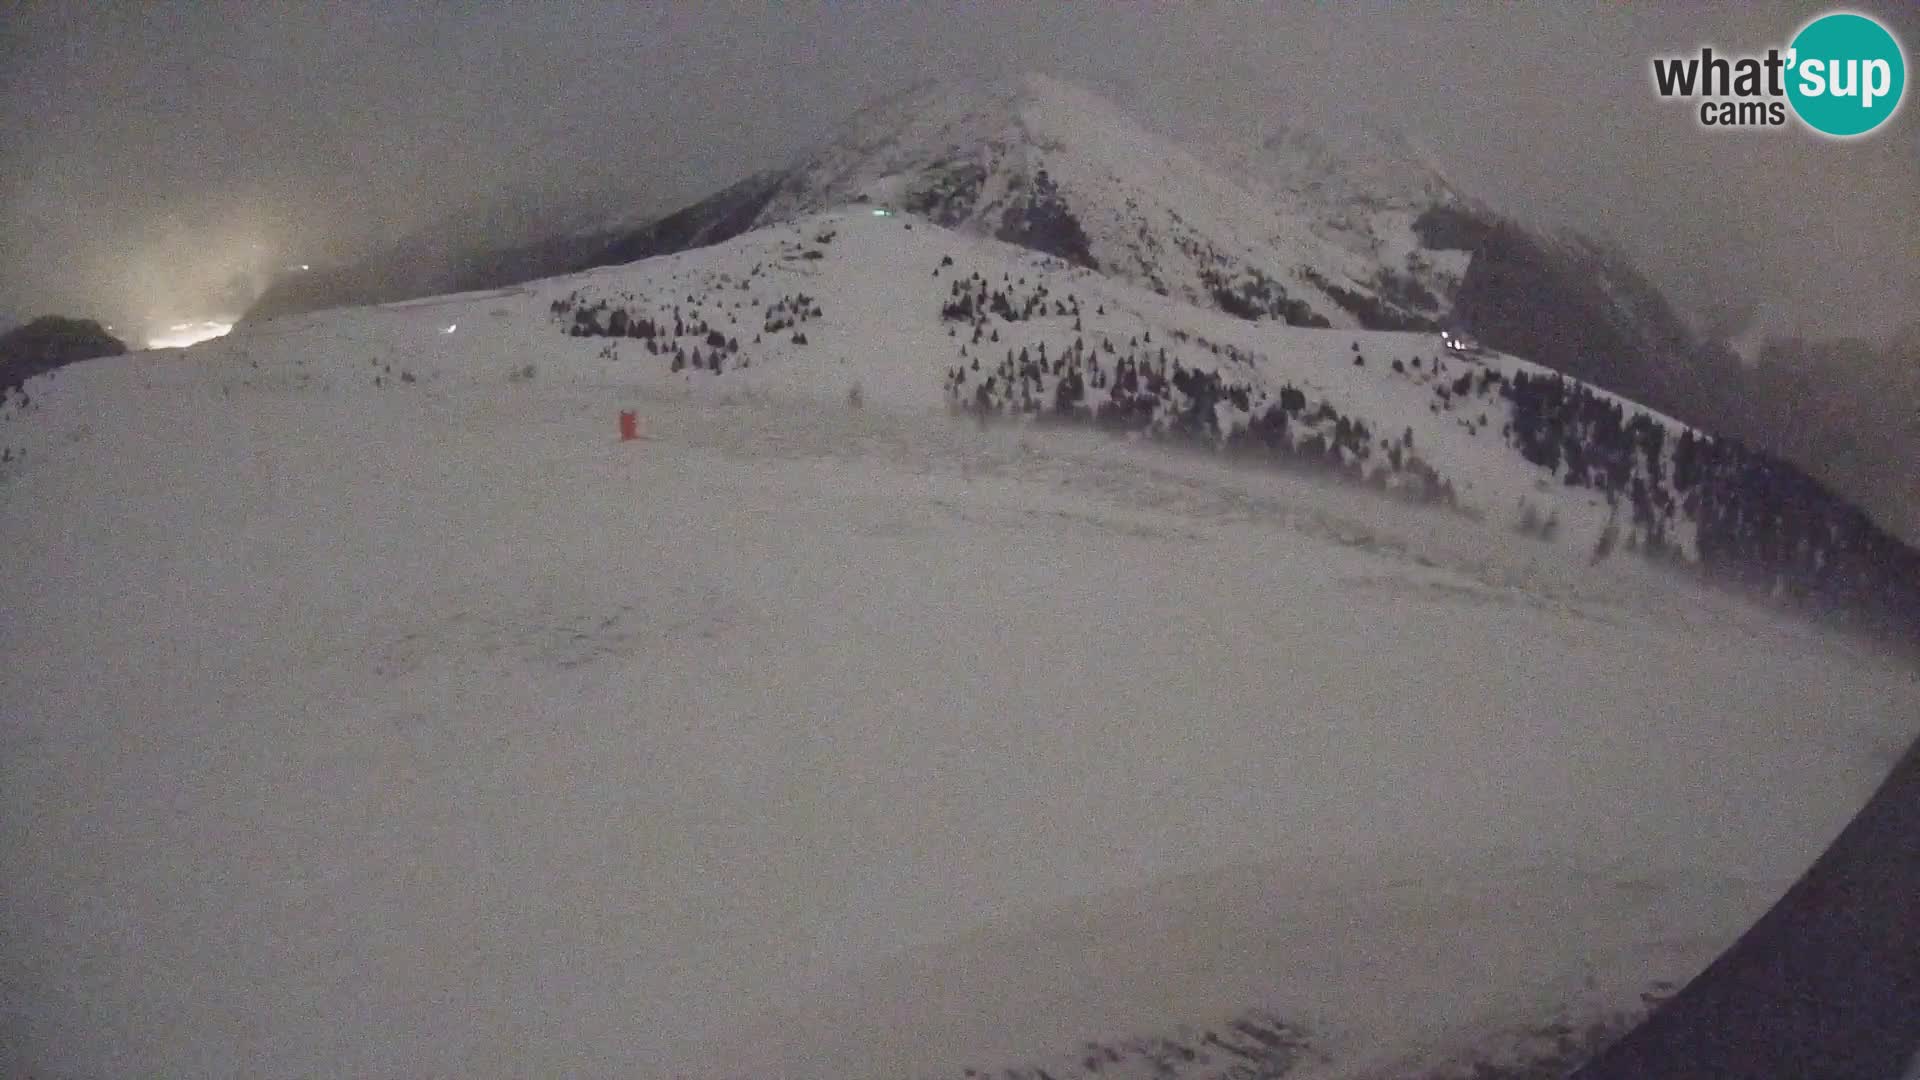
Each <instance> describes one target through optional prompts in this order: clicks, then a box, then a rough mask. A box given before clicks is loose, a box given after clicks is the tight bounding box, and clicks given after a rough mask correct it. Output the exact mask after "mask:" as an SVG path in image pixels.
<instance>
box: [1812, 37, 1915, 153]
mask: <svg viewBox="0 0 1920 1080" xmlns="http://www.w3.org/2000/svg"><path fill="white" fill-rule="evenodd" d="M1789 48H1790V50H1791V51H1790V52H1789V53H1788V57H1789V59H1788V61H1787V62H1788V64H1789V68H1788V73H1787V100H1788V101H1789V102H1791V103H1792V104H1793V111H1794V112H1795V113H1798V114H1799V116H1800V119H1801V120H1803V121H1805V122H1806V124H1807V126H1808V127H1810V128H1812V129H1814V130H1815V131H1818V132H1821V133H1822V134H1826V135H1832V136H1836V137H1838V138H1848V137H1851V136H1854V135H1865V134H1866V133H1867V132H1869V131H1872V130H1873V129H1874V128H1877V127H1879V126H1880V125H1881V124H1884V123H1886V122H1887V120H1888V119H1890V118H1891V117H1892V116H1893V114H1894V112H1895V111H1896V110H1897V109H1899V108H1900V99H1901V97H1903V96H1904V95H1905V94H1906V90H1907V58H1906V55H1905V54H1904V53H1903V52H1901V49H1900V42H1898V41H1897V40H1895V39H1894V36H1893V35H1892V34H1891V33H1888V32H1887V28H1886V27H1884V26H1881V25H1880V24H1879V23H1877V22H1875V21H1873V20H1872V19H1869V18H1867V17H1866V16H1865V15H1855V14H1853V13H1852V12H1848V11H1842V12H1835V13H1834V14H1831V15H1822V16H1820V17H1819V18H1817V19H1815V20H1813V21H1812V22H1810V23H1808V24H1807V25H1806V26H1804V27H1801V29H1800V33H1799V34H1797V35H1795V36H1794V39H1793V43H1792V45H1791V46H1790V47H1789Z"/></svg>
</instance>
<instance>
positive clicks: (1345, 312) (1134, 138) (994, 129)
mask: <svg viewBox="0 0 1920 1080" xmlns="http://www.w3.org/2000/svg"><path fill="white" fill-rule="evenodd" d="M1262 149H1263V154H1262V156H1261V157H1260V158H1259V160H1258V164H1259V166H1260V168H1259V170H1254V169H1249V170H1247V171H1246V173H1245V175H1246V176H1247V177H1262V178H1264V179H1266V180H1267V181H1270V183H1260V182H1254V183H1246V182H1236V181H1235V180H1234V179H1230V178H1229V175H1228V174H1227V173H1226V172H1225V171H1223V170H1221V169H1219V168H1216V167H1215V166H1214V165H1213V164H1211V163H1209V162H1207V161H1203V160H1202V159H1201V158H1200V157H1198V156H1196V155H1195V154H1194V153H1192V152H1190V151H1189V150H1187V149H1185V148H1184V147H1182V146H1179V145H1177V144H1175V143H1173V142H1170V141H1168V140H1166V139H1164V138H1161V137H1159V136H1158V135H1155V134H1154V133H1152V132H1150V131H1148V130H1147V129H1146V128H1145V127H1143V126H1142V125H1140V124H1139V123H1137V122H1135V121H1134V120H1133V119H1132V118H1131V117H1129V116H1128V115H1126V114H1125V113H1124V112H1122V111H1121V110H1119V109H1118V108H1116V107H1114V106H1113V105H1112V104H1111V103H1110V102H1108V101H1106V100H1104V99H1103V98H1101V97H1099V96H1098V95H1096V94H1093V93H1091V92H1090V91H1087V90H1085V89H1082V88H1080V87H1078V86H1074V85H1072V84H1070V83H1067V82H1063V81H1060V80H1057V79H1053V78H1050V77H1047V76H1043V75H1026V76H1023V77H1020V78H1018V79H1012V80H1008V81H1003V82H987V83H979V84H954V83H949V82H934V83H929V84H926V85H924V86H921V87H918V88H915V89H914V90H911V91H909V92H907V93H904V94H901V95H899V96H897V97H894V98H892V99H889V100H887V101H884V102H881V103H878V104H876V105H873V106H870V107H869V108H867V109H864V110H862V111H861V112H859V113H858V114H856V115H854V116H853V117H852V118H850V119H849V120H847V121H846V122H845V123H843V124H842V125H841V126H840V127H839V128H838V129H837V130H836V131H835V132H834V133H833V134H832V135H831V136H830V138H829V139H828V140H827V141H826V143H825V145H823V146H822V147H820V148H819V149H817V150H815V151H814V152H812V153H811V154H809V155H807V156H806V157H805V158H804V159H803V160H801V161H800V162H799V163H798V164H796V165H795V166H794V167H792V168H791V169H789V170H788V171H787V172H786V174H785V176H784V177H783V178H782V180H781V182H780V183H779V185H778V187H777V188H776V190H774V191H773V193H772V194H771V196H770V197H769V198H768V199H767V201H766V203H765V205H764V206H762V207H761V208H760V211H759V213H758V214H757V215H755V218H754V224H756V225H764V224H771V223H776V222H781V221H787V220H791V219H792V218H793V217H795V216H796V215H798V214H802V213H807V212H814V211H819V210H824V209H828V208H831V207H835V206H840V205H845V204H847V203H850V202H853V201H856V200H864V201H868V202H871V203H873V204H874V205H885V206H891V207H896V208H898V209H901V210H903V211H905V212H908V213H912V214H916V215H920V216H923V217H926V218H927V219H929V220H932V221H935V222H937V223H939V224H942V225H945V226H948V227H951V228H955V229H959V230H962V231H966V232H972V233H975V234H978V235H983V236H992V237H995V238H997V239H1000V240H1005V241H1008V242H1010V243H1015V244H1020V245H1022V246H1025V247H1029V248H1033V249H1035V250H1038V251H1044V252H1047V253H1049V254H1053V255H1057V256H1059V257H1061V258H1063V259H1066V260H1068V261H1069V262H1073V263H1075V264H1078V265H1081V266H1086V267H1090V268H1095V269H1098V270H1099V271H1100V272H1101V273H1103V274H1106V275H1108V276H1110V277H1117V278H1120V279H1122V280H1125V281H1129V282H1132V283H1135V284H1138V285H1141V286H1143V287H1146V288H1149V289H1151V290H1153V291H1155V292H1158V293H1161V294H1162V295H1168V296H1173V297H1175V298H1178V299H1183V300H1187V301H1190V302H1192V303H1196V304H1199V305H1201V306H1206V307H1215V308H1220V309H1223V310H1228V311H1232V312H1237V313H1241V314H1243V315H1248V316H1254V317H1261V318H1279V319H1282V320H1284V321H1287V322H1291V323H1294V324H1296V325H1330V326H1334V327H1353V326H1359V325H1361V324H1362V322H1363V321H1365V322H1367V323H1368V324H1369V325H1381V324H1383V323H1385V322H1388V321H1391V320H1395V319H1398V320H1402V321H1405V322H1408V323H1412V324H1420V325H1425V324H1427V323H1428V322H1430V321H1432V320H1435V319H1437V318H1439V317H1440V316H1441V315H1442V314H1444V311H1445V309H1446V306H1447V304H1448V302H1449V300H1450V298H1451V296H1452V293H1453V290H1454V289H1455V288H1456V287H1457V284H1458V281H1459V277H1460V274H1461V273H1462V272H1463V271H1464V269H1465V262H1466V260H1465V257H1464V256H1463V255H1461V254H1460V253H1458V252H1450V251H1439V250H1435V249H1431V248H1427V247H1425V246H1424V245H1423V244H1422V243H1421V240H1420V238H1419V236H1418V235H1417V234H1416V233H1415V231H1414V229H1413V222H1414V220H1415V218H1417V217H1418V216H1419V214H1420V213H1421V212H1422V211H1423V210H1425V209H1427V208H1428V206H1430V205H1433V204H1434V203H1435V202H1447V201H1449V200H1451V198H1452V194H1451V189H1449V188H1447V187H1446V186H1445V185H1444V184H1443V183H1440V182H1438V181H1433V182H1431V183H1428V182H1427V181H1428V179H1429V178H1430V174H1428V173H1425V172H1420V173H1418V174H1417V175H1400V174H1398V173H1397V172H1396V171H1395V169H1394V168H1392V167H1391V166H1390V165H1388V164H1386V163H1384V162H1383V164H1382V168H1381V170H1380V173H1379V174H1378V175H1377V176H1354V177H1353V181H1352V184H1351V185H1338V184H1335V185H1330V186H1321V187H1316V186H1313V185H1310V184H1306V183H1300V184H1298V185H1295V186H1289V183H1288V182H1289V181H1293V180H1299V179H1301V178H1303V177H1304V176H1306V175H1308V174H1312V173H1317V174H1319V175H1323V176H1339V175H1351V174H1344V173H1342V171H1341V170H1340V169H1339V168H1337V167H1335V163H1334V158H1335V155H1334V154H1333V152H1332V151H1330V150H1329V149H1328V148H1327V147H1325V146H1323V145H1320V144H1307V143H1299V144H1296V143H1290V142H1287V141H1285V140H1279V141H1275V142H1273V143H1271V144H1270V145H1267V146H1265V147H1263V148H1262ZM1375 180H1379V181H1380V182H1381V183H1382V184H1384V185H1385V188H1384V190H1385V191H1387V192H1389V193H1390V194H1387V195H1381V196H1379V197H1378V198H1376V199H1374V200H1373V201H1372V202H1368V200H1367V198H1365V197H1363V196H1361V195H1360V194H1359V192H1358V190H1357V189H1366V190H1368V191H1372V190H1374V189H1373V181H1375ZM1416 192H1424V193H1425V194H1426V195H1427V196H1429V198H1418V197H1416Z"/></svg>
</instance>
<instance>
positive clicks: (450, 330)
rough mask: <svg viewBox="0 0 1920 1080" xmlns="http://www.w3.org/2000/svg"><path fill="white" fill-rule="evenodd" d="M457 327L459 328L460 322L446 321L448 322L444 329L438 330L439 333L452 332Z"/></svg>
mask: <svg viewBox="0 0 1920 1080" xmlns="http://www.w3.org/2000/svg"><path fill="white" fill-rule="evenodd" d="M458 329H460V324H459V323H448V324H447V328H446V329H445V330H442V331H440V332H441V333H443V334H451V333H453V332H454V331H455V330H458Z"/></svg>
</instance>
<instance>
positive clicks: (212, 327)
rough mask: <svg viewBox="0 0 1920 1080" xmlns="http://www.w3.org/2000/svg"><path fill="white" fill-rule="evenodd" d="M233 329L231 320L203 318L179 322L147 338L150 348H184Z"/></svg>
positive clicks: (223, 334)
mask: <svg viewBox="0 0 1920 1080" xmlns="http://www.w3.org/2000/svg"><path fill="white" fill-rule="evenodd" d="M232 329H233V324H232V323H230V322H222V321H220V320H218V319H201V320H199V321H198V322H177V323H173V324H172V325H170V326H168V327H167V328H166V329H165V330H162V331H160V332H159V333H157V334H154V335H152V336H150V337H148V338H147V348H149V349H184V348H186V347H187V346H189V345H198V344H199V343H201V342H203V341H211V340H213V339H214V338H217V337H223V336H225V335H226V333H227V332H228V331H230V330H232Z"/></svg>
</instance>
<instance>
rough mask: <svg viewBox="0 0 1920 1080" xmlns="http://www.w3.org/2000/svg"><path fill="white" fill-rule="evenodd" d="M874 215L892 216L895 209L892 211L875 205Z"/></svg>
mask: <svg viewBox="0 0 1920 1080" xmlns="http://www.w3.org/2000/svg"><path fill="white" fill-rule="evenodd" d="M873 216H874V217H892V216H893V211H891V210H882V209H880V208H879V207H877V206H876V207H874V208H873Z"/></svg>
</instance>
